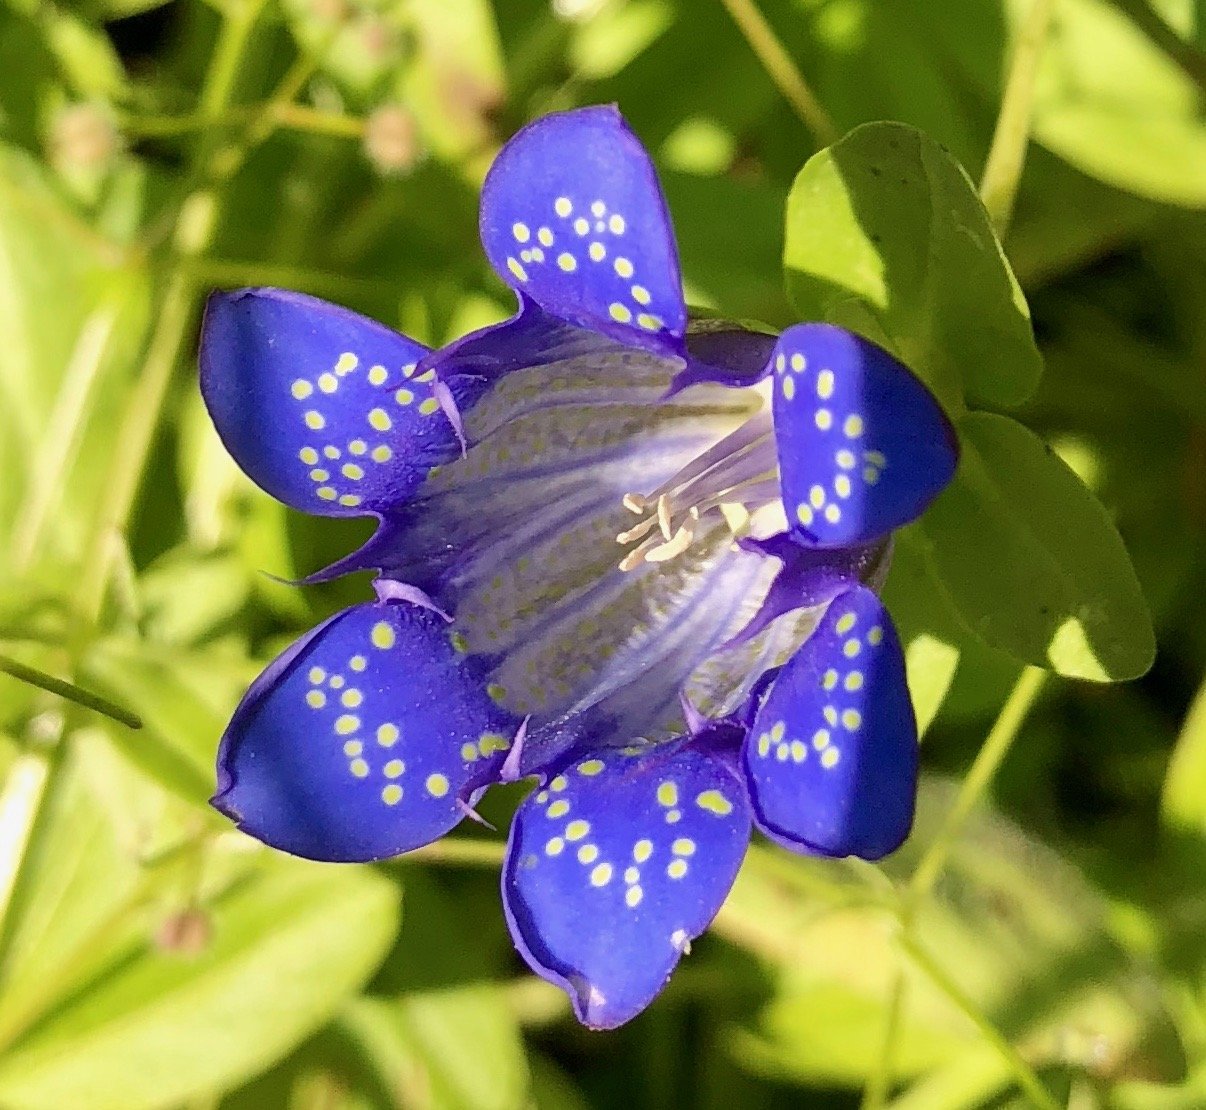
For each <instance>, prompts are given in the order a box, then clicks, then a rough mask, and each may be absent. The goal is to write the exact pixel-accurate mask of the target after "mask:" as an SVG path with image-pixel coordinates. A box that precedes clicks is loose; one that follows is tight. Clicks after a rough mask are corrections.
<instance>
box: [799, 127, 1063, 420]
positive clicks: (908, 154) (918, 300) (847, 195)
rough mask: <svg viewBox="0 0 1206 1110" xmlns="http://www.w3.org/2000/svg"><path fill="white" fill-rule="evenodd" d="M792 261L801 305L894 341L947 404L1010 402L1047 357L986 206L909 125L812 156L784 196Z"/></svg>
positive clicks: (953, 407) (861, 133) (809, 315)
mask: <svg viewBox="0 0 1206 1110" xmlns="http://www.w3.org/2000/svg"><path fill="white" fill-rule="evenodd" d="M783 262H784V266H785V267H786V273H787V289H788V293H789V295H790V296H791V298H792V302H793V303H794V305H795V307H796V309H797V311H798V312H799V313H800V315H801V316H802V317H803V318H805V319H809V320H827V321H829V322H831V323H835V324H842V325H843V326H846V327H850V328H853V329H854V330H855V331H860V332H862V333H863V334H864V335H866V336H867V337H868V338H869V339H872V340H875V341H876V342H878V343H881V344H882V345H884V346H887V347H888V348H890V349H891V350H893V351H894V352H895V353H896V354H898V355H899V356H900V357H901V358H902V360H903V361H904V362H905V363H906V364H907V365H908V366H909V367H910V368H912V369H913V370H914V371H915V372H917V373H918V374H919V375H921V377H922V378H924V379H925V381H926V382H927V383H928V384H929V385H930V387H931V388H932V389H933V390H934V391H935V393H937V394H938V396H939V398H940V399H941V400H942V401H943V403H944V404H945V405H946V406H947V408H948V410H950V411H952V412H956V413H957V412H958V411H959V409H960V408H961V407H962V405H963V396H964V393H965V392H966V394H967V396H968V397H969V398H970V399H971V400H972V401H973V402H980V403H991V404H998V405H1015V404H1018V403H1019V402H1021V401H1022V400H1024V399H1025V398H1026V396H1027V395H1028V394H1029V393H1030V392H1031V390H1033V388H1034V386H1035V385H1036V384H1037V382H1038V379H1039V375H1040V374H1041V372H1042V360H1041V358H1040V357H1039V353H1038V350H1037V348H1036V347H1035V345H1034V336H1033V334H1032V333H1031V329H1030V314H1029V310H1028V309H1027V306H1026V300H1025V298H1024V297H1023V296H1022V291H1021V289H1020V288H1019V286H1018V284H1017V282H1016V280H1015V279H1014V277H1013V274H1012V272H1011V271H1010V269H1009V264H1008V262H1006V260H1005V255H1004V253H1003V252H1002V250H1001V246H1000V244H999V243H998V242H997V240H996V236H995V235H994V234H993V231H992V228H991V227H990V225H989V222H988V216H987V214H986V213H985V211H984V207H983V205H982V204H981V203H980V201H979V198H978V197H977V196H976V192H975V189H974V188H973V187H972V184H971V182H970V181H969V180H968V179H967V175H966V174H965V173H964V172H963V170H962V169H960V167H959V166H958V164H957V163H956V162H955V161H954V160H953V159H952V158H951V157H950V155H949V154H947V153H946V151H945V150H943V149H942V148H941V147H940V146H938V144H937V143H935V142H934V141H933V140H932V139H929V138H927V137H926V136H925V135H924V134H922V133H921V132H920V131H917V130H915V129H913V128H911V127H906V126H904V125H902V124H893V123H878V124H867V125H866V126H863V127H859V128H856V129H855V130H854V131H852V132H851V133H850V134H849V135H847V136H846V138H844V139H842V140H841V141H840V142H838V143H836V144H834V145H833V146H831V147H829V148H827V149H825V150H823V151H821V152H820V153H819V154H817V155H815V156H814V157H813V158H811V159H810V160H809V161H808V162H807V163H806V164H805V166H804V168H803V169H802V170H801V171H800V174H799V176H798V177H797V178H796V181H795V184H794V185H793V186H792V190H791V193H790V195H789V197H788V202H787V233H786V240H785V244H784V252H783Z"/></svg>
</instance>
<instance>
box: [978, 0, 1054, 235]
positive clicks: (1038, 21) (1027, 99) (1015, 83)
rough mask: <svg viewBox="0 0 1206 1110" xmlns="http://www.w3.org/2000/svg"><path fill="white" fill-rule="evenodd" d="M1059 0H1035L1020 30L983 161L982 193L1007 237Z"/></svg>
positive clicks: (995, 222)
mask: <svg viewBox="0 0 1206 1110" xmlns="http://www.w3.org/2000/svg"><path fill="white" fill-rule="evenodd" d="M1054 10H1055V0H1033V2H1032V3H1031V6H1030V11H1029V13H1028V14H1027V16H1026V22H1025V23H1024V24H1023V25H1022V33H1021V34H1020V35H1019V36H1018V42H1017V46H1016V47H1015V49H1014V52H1013V61H1012V62H1011V63H1010V66H1009V76H1008V78H1007V79H1006V81H1005V95H1004V96H1003V97H1002V99H1001V112H1000V115H998V116H997V126H996V130H995V131H994V132H993V136H992V146H991V147H990V148H989V150H988V160H987V162H985V164H984V177H983V178H982V180H981V182H980V198H981V199H982V200H983V201H984V207H985V208H987V209H988V215H989V218H990V219H991V220H992V224H993V227H995V228H996V230H997V235H998V236H999V237H1000V238H1002V239H1003V238H1004V237H1005V232H1006V230H1007V229H1008V228H1009V221H1010V220H1011V219H1012V218H1013V204H1014V201H1015V199H1016V198H1017V193H1018V184H1019V182H1020V181H1021V177H1022V167H1023V166H1024V165H1025V162H1026V148H1027V146H1028V144H1029V141H1030V117H1031V114H1032V113H1033V111H1034V92H1035V83H1036V78H1037V77H1038V67H1039V61H1040V60H1041V58H1042V54H1043V47H1044V45H1046V42H1047V32H1048V31H1049V30H1050V28H1051V13H1052V12H1053V11H1054Z"/></svg>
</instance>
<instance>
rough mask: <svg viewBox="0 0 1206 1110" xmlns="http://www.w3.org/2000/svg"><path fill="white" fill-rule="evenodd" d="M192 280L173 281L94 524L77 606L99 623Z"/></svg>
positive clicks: (185, 323) (189, 308) (188, 309)
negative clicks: (116, 541) (118, 539)
mask: <svg viewBox="0 0 1206 1110" xmlns="http://www.w3.org/2000/svg"><path fill="white" fill-rule="evenodd" d="M193 310H194V305H193V289H192V284H191V282H189V281H188V280H187V279H186V278H184V277H182V276H180V275H179V274H176V275H173V276H172V277H171V278H170V279H169V281H168V288H167V292H166V293H165V294H164V298H163V302H162V304H161V305H160V309H159V319H158V322H157V323H156V326H155V331H154V333H153V335H152V337H151V342H150V344H149V346H148V347H147V356H146V359H145V361H144V362H143V365H142V370H141V372H140V373H139V376H138V380H137V382H136V383H135V385H134V389H133V391H132V392H131V394H130V396H129V398H128V400H127V402H126V406H125V411H124V413H123V415H122V419H121V422H120V424H119V430H118V433H117V437H116V439H115V443H116V445H117V446H116V450H115V454H114V457H113V462H112V464H111V465H110V467H109V473H108V478H107V480H106V482H105V486H104V492H103V494H102V496H101V503H100V508H99V510H98V512H97V515H96V518H95V520H94V523H93V529H92V536H91V539H90V542H89V547H88V550H89V555H88V558H87V559H85V560H84V564H83V568H82V571H81V575H80V581H79V586H78V589H77V592H76V608H77V610H78V611H79V612H80V613H81V614H82V615H83V616H85V618H86V621H87V624H88V625H89V626H93V625H95V622H96V621H97V619H98V617H99V614H100V610H101V606H102V603H103V602H104V597H105V592H106V588H107V586H108V582H109V572H110V569H111V567H112V559H113V544H112V542H111V541H112V537H113V535H114V534H115V533H117V534H120V533H123V532H124V531H125V530H126V527H127V525H128V524H129V520H130V513H131V511H132V509H133V507H134V500H135V498H136V496H137V494H138V487H139V486H140V485H141V483H142V477H143V471H144V469H145V466H146V461H147V456H148V454H149V452H150V449H151V444H152V442H153V441H154V437H155V431H156V429H157V428H158V427H159V416H160V411H161V409H162V407H163V402H164V399H165V397H166V396H167V390H168V385H169V384H170V382H171V379H172V372H173V370H174V369H175V367H176V361H177V359H178V357H179V355H180V351H181V349H182V347H183V346H184V341H185V338H186V336H187V335H188V328H189V324H190V322H191V321H192V318H193Z"/></svg>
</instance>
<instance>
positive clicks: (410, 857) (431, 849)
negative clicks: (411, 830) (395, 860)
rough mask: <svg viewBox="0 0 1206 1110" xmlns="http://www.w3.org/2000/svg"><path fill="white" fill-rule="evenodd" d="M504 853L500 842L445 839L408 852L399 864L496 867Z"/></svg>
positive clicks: (462, 838)
mask: <svg viewBox="0 0 1206 1110" xmlns="http://www.w3.org/2000/svg"><path fill="white" fill-rule="evenodd" d="M505 852H506V846H505V845H504V844H503V842H502V841H501V840H470V839H469V838H468V837H445V838H444V839H443V840H437V841H436V842H435V843H434V844H428V845H427V846H426V847H423V848H416V849H415V850H414V851H413V852H408V853H407V854H406V855H405V856H404V857H402V859H401V861H400V862H401V865H402V866H406V865H407V864H409V863H442V864H448V865H450V866H453V867H498V866H499V865H500V864H501V863H502V861H503V855H504V854H505Z"/></svg>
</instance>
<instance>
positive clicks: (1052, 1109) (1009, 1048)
mask: <svg viewBox="0 0 1206 1110" xmlns="http://www.w3.org/2000/svg"><path fill="white" fill-rule="evenodd" d="M900 947H901V950H902V951H903V952H904V953H905V954H906V955H908V957H909V959H911V960H912V961H913V963H914V965H915V966H916V967H917V969H918V970H919V971H921V972H922V974H924V975H925V976H926V978H928V979H929V980H930V982H932V983H933V984H934V986H936V987H937V988H938V989H939V990H940V991H941V992H942V993H943V994H944V995H946V997H947V998H948V999H949V1000H950V1001H951V1002H952V1003H953V1004H954V1005H955V1006H956V1007H957V1008H958V1009H959V1010H960V1011H962V1013H963V1015H964V1016H965V1017H966V1018H967V1019H968V1020H969V1021H970V1022H971V1023H972V1024H973V1025H975V1027H976V1028H977V1029H978V1030H979V1031H980V1035H981V1036H982V1037H983V1038H984V1039H985V1040H986V1041H988V1042H989V1043H990V1044H991V1045H992V1046H993V1047H994V1048H995V1049H996V1050H997V1051H998V1052H999V1053H1000V1054H1001V1056H1002V1057H1003V1058H1004V1060H1005V1061H1006V1063H1008V1064H1009V1067H1010V1068H1011V1069H1012V1071H1013V1074H1014V1076H1015V1078H1016V1079H1017V1081H1018V1085H1019V1086H1020V1087H1021V1088H1022V1090H1024V1091H1025V1092H1026V1094H1027V1096H1028V1097H1029V1099H1030V1101H1031V1103H1032V1104H1033V1105H1035V1106H1040V1107H1043V1108H1044V1110H1060V1106H1059V1103H1057V1102H1056V1101H1055V1099H1054V1098H1053V1097H1052V1096H1051V1092H1050V1091H1048V1090H1047V1088H1046V1087H1045V1086H1044V1085H1043V1083H1042V1081H1041V1080H1040V1079H1039V1077H1038V1076H1037V1075H1036V1074H1035V1071H1034V1069H1033V1068H1032V1067H1031V1066H1030V1065H1029V1064H1028V1063H1026V1061H1025V1060H1023V1059H1022V1056H1021V1054H1020V1053H1019V1052H1018V1050H1017V1049H1016V1048H1014V1047H1013V1045H1012V1044H1011V1043H1010V1042H1009V1040H1008V1039H1007V1038H1006V1037H1004V1036H1003V1035H1002V1034H1001V1032H1000V1030H999V1029H997V1027H996V1026H995V1025H993V1024H992V1022H990V1021H989V1020H988V1019H987V1018H986V1017H985V1016H984V1015H983V1014H982V1013H980V1011H979V1010H977V1009H976V1007H975V1006H974V1005H973V1004H972V1001H971V999H969V998H968V997H967V995H965V994H964V993H963V991H962V990H961V989H960V988H959V987H958V986H957V985H956V984H955V983H954V982H953V981H952V980H951V979H950V978H948V976H947V974H946V972H945V971H943V970H942V968H940V967H939V966H938V965H937V964H936V963H935V962H934V961H933V960H932V959H931V958H930V955H929V953H928V952H926V951H925V950H924V949H923V948H922V947H921V946H920V945H918V944H917V942H916V941H914V940H913V939H912V938H911V937H910V936H908V935H907V934H901V936H900Z"/></svg>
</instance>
